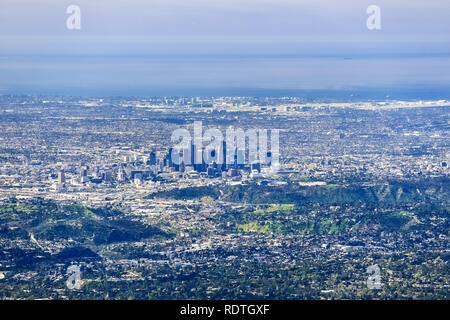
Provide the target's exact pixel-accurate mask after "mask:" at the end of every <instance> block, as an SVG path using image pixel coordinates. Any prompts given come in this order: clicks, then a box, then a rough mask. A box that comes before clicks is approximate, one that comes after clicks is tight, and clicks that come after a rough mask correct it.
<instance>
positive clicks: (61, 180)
mask: <svg viewBox="0 0 450 320" xmlns="http://www.w3.org/2000/svg"><path fill="white" fill-rule="evenodd" d="M64 183H66V175H65V174H64V171H63V170H61V171H58V184H64Z"/></svg>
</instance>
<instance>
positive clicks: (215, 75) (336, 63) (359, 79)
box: [0, 0, 450, 93]
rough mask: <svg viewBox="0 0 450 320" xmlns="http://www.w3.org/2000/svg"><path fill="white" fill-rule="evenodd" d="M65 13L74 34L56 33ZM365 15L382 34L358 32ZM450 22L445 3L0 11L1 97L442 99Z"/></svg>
mask: <svg viewBox="0 0 450 320" xmlns="http://www.w3.org/2000/svg"><path fill="white" fill-rule="evenodd" d="M71 4H75V5H78V6H79V7H80V8H81V30H68V29H67V28H66V19H67V17H68V16H69V15H68V14H66V9H67V7H68V6H69V5H71ZM372 4H374V5H378V6H379V7H380V8H381V26H382V28H381V30H368V29H367V27H366V20H367V18H368V14H367V13H366V9H367V7H368V6H369V5H372ZM449 14H450V1H448V0H371V1H366V0H328V1H325V0H314V1H303V0H297V1H295V0H226V1H225V0H147V1H144V0H122V1H119V0H70V1H67V0H53V1H51V0H0V93H1V92H2V91H4V92H5V91H6V92H10V91H14V90H15V91H17V90H19V91H20V90H24V91H26V90H27V88H28V89H34V90H35V91H39V90H44V89H49V87H51V86H53V87H54V88H55V90H56V91H58V89H61V90H62V89H64V90H65V91H70V90H72V89H73V90H74V92H75V91H76V90H77V89H82V88H85V87H86V86H88V87H89V88H92V87H97V88H115V90H116V91H117V89H118V88H125V87H134V88H136V87H139V88H145V87H152V88H156V87H159V88H165V89H170V88H188V87H189V88H191V87H211V88H212V87H217V88H227V87H233V88H240V87H247V88H260V89H261V88H267V89H281V88H284V89H298V90H300V89H306V90H308V89H332V88H334V89H340V88H354V87H358V86H361V87H383V86H384V87H391V86H394V87H395V86H397V87H407V88H413V87H420V86H425V87H430V88H432V87H433V86H438V87H445V86H447V85H448V86H450V75H449V72H448V71H446V70H448V69H447V68H448V67H449V66H450V62H449V61H450V60H449V58H450V23H449V21H450V17H449ZM231 54H233V55H234V56H230V55H231ZM105 55H111V56H115V57H116V58H114V59H102V58H99V57H100V56H105ZM151 55H159V56H158V57H156V58H154V59H150V60H149V58H148V57H149V56H151ZM186 55H191V57H189V56H186ZM192 55H196V56H195V57H192ZM236 55H237V57H239V56H240V57H241V59H239V58H236ZM46 56H47V57H48V56H52V57H53V58H46ZM118 56H120V57H122V58H117V57H118ZM170 56H177V57H175V58H173V59H172V60H170ZM181 56H184V58H180V57H181ZM211 56H215V58H211ZM143 57H146V58H143ZM202 57H203V58H202ZM251 57H254V58H251ZM295 58H297V59H295ZM299 58H302V59H306V58H310V59H312V60H310V61H307V60H298V59H299ZM330 58H336V59H338V60H329V59H330ZM343 58H352V59H374V60H373V61H372V62H370V63H369V62H367V61H365V60H356V61H353V62H349V61H347V60H345V61H344V59H343ZM167 59H169V60H167ZM264 59H265V60H264ZM321 59H322V60H321ZM327 59H328V60H327ZM392 59H394V60H392ZM62 74H63V75H66V76H65V78H64V77H63V75H62ZM67 74H70V75H71V77H70V78H67ZM116 91H114V92H116ZM119 91H120V90H119ZM125 91H126V90H125ZM175 92H176V90H175Z"/></svg>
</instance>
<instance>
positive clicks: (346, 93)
mask: <svg viewBox="0 0 450 320" xmlns="http://www.w3.org/2000/svg"><path fill="white" fill-rule="evenodd" d="M449 70H450V56H446V55H443V56H384V57H370V56H359V57H358V56H357V57H351V56H331V55H330V56H321V57H314V56H310V57H307V56H295V55H293V56H287V55H286V56H282V55H273V56H262V55H261V56H258V55H247V56H245V55H167V56H164V55H147V56H146V55H134V56H125V55H122V56H121V55H15V56H12V55H9V56H8V55H3V56H0V94H9V93H21V94H22V93H24V94H66V95H141V96H160V95H172V96H173V95H177V96H181V95H183V96H212V95H216V96H219V95H227V96H301V97H305V98H311V99H314V98H321V97H329V98H336V99H352V98H354V99H383V98H386V97H387V96H388V97H389V98H391V99H450V72H449Z"/></svg>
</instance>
